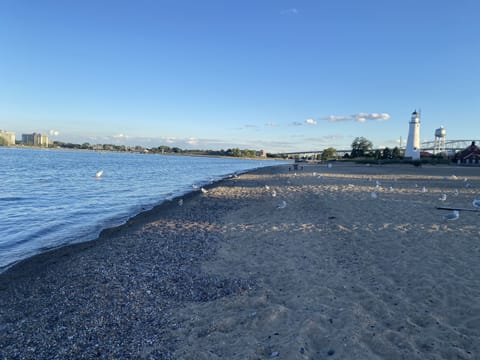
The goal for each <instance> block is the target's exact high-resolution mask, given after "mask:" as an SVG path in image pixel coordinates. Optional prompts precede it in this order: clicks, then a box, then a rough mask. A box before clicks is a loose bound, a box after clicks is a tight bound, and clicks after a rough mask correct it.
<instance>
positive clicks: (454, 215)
mask: <svg viewBox="0 0 480 360" xmlns="http://www.w3.org/2000/svg"><path fill="white" fill-rule="evenodd" d="M459 217H460V211H458V210H453V211H452V212H451V213H449V214H447V215H445V216H444V217H443V218H444V219H445V220H457V219H458V218H459Z"/></svg>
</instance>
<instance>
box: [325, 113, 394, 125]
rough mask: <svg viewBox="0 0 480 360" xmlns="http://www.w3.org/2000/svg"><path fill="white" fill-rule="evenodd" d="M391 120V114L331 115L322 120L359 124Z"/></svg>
mask: <svg viewBox="0 0 480 360" xmlns="http://www.w3.org/2000/svg"><path fill="white" fill-rule="evenodd" d="M388 119H390V114H387V113H370V114H368V113H362V112H361V113H357V114H353V115H350V116H337V115H330V116H328V117H326V118H323V119H322V120H327V121H328V122H338V121H356V122H359V123H364V122H367V121H368V120H375V121H384V120H388Z"/></svg>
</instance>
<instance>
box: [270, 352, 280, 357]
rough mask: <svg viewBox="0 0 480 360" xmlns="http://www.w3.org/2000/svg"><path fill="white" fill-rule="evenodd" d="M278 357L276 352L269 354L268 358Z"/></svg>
mask: <svg viewBox="0 0 480 360" xmlns="http://www.w3.org/2000/svg"><path fill="white" fill-rule="evenodd" d="M278 355H279V352H278V351H273V352H272V353H271V354H270V357H277V356H278Z"/></svg>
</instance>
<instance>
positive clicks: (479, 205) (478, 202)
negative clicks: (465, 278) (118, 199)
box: [95, 164, 480, 221]
mask: <svg viewBox="0 0 480 360" xmlns="http://www.w3.org/2000/svg"><path fill="white" fill-rule="evenodd" d="M331 167H332V164H328V168H331ZM293 175H294V176H296V175H297V174H296V173H294V174H293ZM102 176H103V170H99V171H97V172H96V173H95V178H96V179H100V178H101V177H102ZM313 176H316V177H318V179H321V178H322V175H321V174H319V175H318V176H317V173H316V172H313ZM232 177H235V178H236V177H237V175H236V174H234V175H232ZM447 179H451V180H457V179H458V178H457V176H455V175H452V176H450V177H448V178H447ZM368 180H369V181H372V178H369V179H368ZM393 181H395V182H396V181H397V178H396V177H395V178H393ZM464 182H465V187H466V188H470V187H471V186H472V185H471V184H470V183H469V182H468V178H464ZM212 183H213V180H212ZM287 183H289V184H290V181H287ZM348 186H349V187H353V186H355V185H353V184H348ZM414 186H415V188H419V186H418V185H417V184H415V185H414ZM192 188H193V190H194V191H197V190H200V191H201V192H202V194H208V190H207V189H205V188H204V187H199V186H198V185H195V184H193V185H192ZM375 188H376V189H380V188H381V183H380V181H379V180H376V181H375ZM265 189H266V190H267V191H269V192H270V186H268V185H265ZM388 190H389V191H393V187H392V186H389V188H388ZM420 192H421V193H426V192H427V188H426V187H425V186H422V187H421V188H420ZM270 194H271V196H272V197H276V196H277V192H276V191H275V190H272V191H271V192H270ZM458 194H459V191H458V189H455V190H454V191H453V195H454V196H458ZM370 197H371V198H372V199H377V198H378V194H377V192H376V191H372V192H371V193H370ZM438 200H439V201H442V202H445V201H446V200H447V194H445V193H443V194H442V195H440V197H439V198H438ZM178 206H183V199H179V200H178ZM472 206H473V208H474V209H462V208H442V207H440V208H439V209H441V210H451V212H450V213H448V214H447V215H444V216H443V218H444V219H445V220H447V221H452V220H457V219H458V218H460V211H462V210H463V211H480V199H477V198H475V199H473V201H472ZM286 207H287V202H286V201H285V200H282V201H281V202H280V203H279V204H278V205H277V209H285V208H286Z"/></svg>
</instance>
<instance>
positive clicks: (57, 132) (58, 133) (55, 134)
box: [48, 130, 60, 136]
mask: <svg viewBox="0 0 480 360" xmlns="http://www.w3.org/2000/svg"><path fill="white" fill-rule="evenodd" d="M48 133H49V134H50V136H58V135H60V132H59V131H58V130H50V131H49V132H48Z"/></svg>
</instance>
